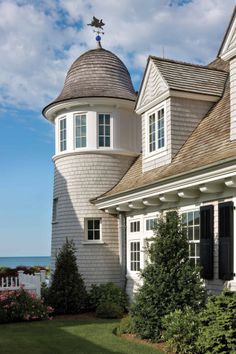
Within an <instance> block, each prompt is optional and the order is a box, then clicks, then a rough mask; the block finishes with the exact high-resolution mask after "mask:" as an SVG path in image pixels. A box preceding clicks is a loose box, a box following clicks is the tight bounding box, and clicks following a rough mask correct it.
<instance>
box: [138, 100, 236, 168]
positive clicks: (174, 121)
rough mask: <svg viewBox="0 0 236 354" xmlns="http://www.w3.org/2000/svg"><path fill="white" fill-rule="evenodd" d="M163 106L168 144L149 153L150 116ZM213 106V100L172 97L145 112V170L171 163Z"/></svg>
mask: <svg viewBox="0 0 236 354" xmlns="http://www.w3.org/2000/svg"><path fill="white" fill-rule="evenodd" d="M162 106H163V107H164V109H165V129H166V132H165V140H166V146H165V148H164V149H160V151H158V150H157V151H155V152H152V153H149V151H148V117H149V116H150V115H151V114H152V113H153V112H155V111H157V110H158V109H160V108H161V107H162ZM211 107H212V102H207V101H198V100H190V99H185V98H177V97H171V98H168V99H167V100H165V101H164V102H162V103H161V104H158V105H157V106H155V107H153V108H152V109H150V110H148V111H147V112H145V113H144V114H143V115H142V147H143V149H142V150H143V172H146V171H148V170H151V169H154V168H156V167H160V166H163V165H166V164H168V163H170V162H171V160H172V159H173V157H174V156H175V155H176V153H177V152H178V151H179V149H180V148H181V146H182V145H183V144H184V143H185V141H186V140H187V138H188V137H189V135H190V134H191V133H192V132H193V130H194V129H195V128H196V126H197V125H198V124H199V122H200V120H201V119H202V118H203V117H204V116H205V115H206V113H207V112H208V111H209V109H210V108H211ZM235 124H236V123H235Z"/></svg>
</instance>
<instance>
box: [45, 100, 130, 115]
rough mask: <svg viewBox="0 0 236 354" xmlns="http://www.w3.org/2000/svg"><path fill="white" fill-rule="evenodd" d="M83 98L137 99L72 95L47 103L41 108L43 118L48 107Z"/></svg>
mask: <svg viewBox="0 0 236 354" xmlns="http://www.w3.org/2000/svg"><path fill="white" fill-rule="evenodd" d="M81 98H82V99H83V98H113V99H119V100H125V101H131V102H136V100H137V99H133V100H132V99H130V98H124V97H115V96H80V97H73V98H66V99H64V100H60V101H54V102H51V103H49V104H48V105H47V106H45V107H44V108H43V110H42V115H43V116H44V118H46V119H48V118H47V117H46V115H45V113H46V111H47V110H48V109H49V108H52V107H55V106H56V105H57V104H60V103H64V102H69V101H75V100H78V99H81Z"/></svg>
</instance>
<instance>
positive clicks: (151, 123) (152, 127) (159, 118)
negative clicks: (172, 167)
mask: <svg viewBox="0 0 236 354" xmlns="http://www.w3.org/2000/svg"><path fill="white" fill-rule="evenodd" d="M148 137H149V143H148V149H149V150H148V151H149V153H151V152H154V151H157V150H159V149H161V148H164V147H165V114H164V108H161V109H159V110H158V111H156V112H153V113H152V114H150V115H149V116H148Z"/></svg>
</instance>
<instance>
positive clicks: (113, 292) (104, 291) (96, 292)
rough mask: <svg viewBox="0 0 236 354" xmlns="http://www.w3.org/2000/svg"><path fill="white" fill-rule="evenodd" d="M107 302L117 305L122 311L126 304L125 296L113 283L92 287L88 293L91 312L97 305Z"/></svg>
mask: <svg viewBox="0 0 236 354" xmlns="http://www.w3.org/2000/svg"><path fill="white" fill-rule="evenodd" d="M107 302H109V303H113V304H117V305H119V306H120V307H121V308H122V309H123V310H124V309H125V308H126V306H127V304H128V300H127V295H126V293H125V292H124V290H122V289H121V288H119V287H118V286H117V285H115V284H114V283H106V284H100V285H92V286H91V290H90V293H89V303H90V308H91V310H93V311H94V310H96V309H97V307H98V306H99V305H101V304H103V303H107Z"/></svg>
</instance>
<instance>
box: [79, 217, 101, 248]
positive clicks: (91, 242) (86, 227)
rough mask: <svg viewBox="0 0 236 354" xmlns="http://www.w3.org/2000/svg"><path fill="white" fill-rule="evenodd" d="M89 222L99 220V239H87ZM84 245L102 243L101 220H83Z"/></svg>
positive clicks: (88, 218)
mask: <svg viewBox="0 0 236 354" xmlns="http://www.w3.org/2000/svg"><path fill="white" fill-rule="evenodd" d="M89 220H99V239H93V240H89V239H88V221H89ZM93 231H94V230H93ZM83 242H85V243H84V244H96V243H99V244H100V243H104V242H103V241H102V218H101V217H96V216H95V217H86V218H84V241H83Z"/></svg>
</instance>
